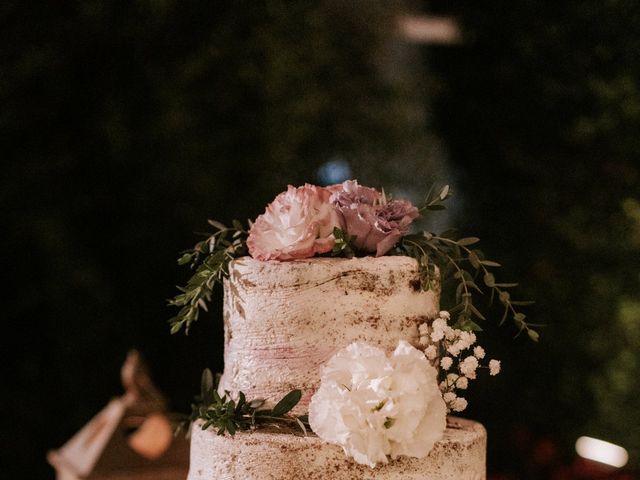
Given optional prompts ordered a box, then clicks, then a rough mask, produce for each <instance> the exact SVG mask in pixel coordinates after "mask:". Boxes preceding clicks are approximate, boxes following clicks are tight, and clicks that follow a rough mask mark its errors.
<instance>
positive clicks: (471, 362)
mask: <svg viewBox="0 0 640 480" xmlns="http://www.w3.org/2000/svg"><path fill="white" fill-rule="evenodd" d="M477 368H478V359H477V358H476V357H474V356H472V355H469V356H468V357H467V358H465V359H464V360H463V361H462V362H460V373H462V374H463V375H464V376H465V377H469V378H471V379H473V378H476V369H477Z"/></svg>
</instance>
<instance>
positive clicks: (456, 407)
mask: <svg viewBox="0 0 640 480" xmlns="http://www.w3.org/2000/svg"><path fill="white" fill-rule="evenodd" d="M465 408H467V401H466V400H465V399H464V398H462V397H458V398H456V400H455V402H453V405H451V410H453V411H454V412H461V411H463V410H464V409H465Z"/></svg>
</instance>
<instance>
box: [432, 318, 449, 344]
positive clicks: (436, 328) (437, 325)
mask: <svg viewBox="0 0 640 480" xmlns="http://www.w3.org/2000/svg"><path fill="white" fill-rule="evenodd" d="M446 327H447V322H445V321H444V320H443V319H441V318H436V319H435V320H434V321H433V323H432V324H431V328H432V331H431V340H433V341H434V342H439V341H440V340H442V338H443V337H444V329H445V328H446Z"/></svg>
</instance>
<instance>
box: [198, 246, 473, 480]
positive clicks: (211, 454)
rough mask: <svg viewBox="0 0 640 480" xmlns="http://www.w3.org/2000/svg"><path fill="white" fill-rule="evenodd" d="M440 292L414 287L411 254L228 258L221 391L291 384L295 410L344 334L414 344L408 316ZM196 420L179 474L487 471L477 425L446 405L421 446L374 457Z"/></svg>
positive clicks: (378, 342)
mask: <svg viewBox="0 0 640 480" xmlns="http://www.w3.org/2000/svg"><path fill="white" fill-rule="evenodd" d="M439 293H440V292H439V288H431V289H430V290H426V291H425V290H422V289H421V288H420V277H419V272H418V264H417V261H416V260H415V259H413V258H410V257H402V256H382V257H378V258H375V257H364V258H352V259H348V258H310V259H303V260H294V261H288V262H279V261H268V262H264V261H259V260H254V259H252V258H250V257H243V258H240V259H237V260H234V261H233V262H231V264H230V267H229V278H228V280H226V281H225V301H224V326H225V355H224V358H225V369H224V374H223V376H222V379H221V381H220V384H219V391H220V393H222V392H224V391H229V392H230V393H231V394H232V396H233V395H237V394H238V392H240V391H242V392H244V393H245V394H246V395H247V397H248V398H264V399H266V400H267V401H268V402H271V403H270V404H271V405H273V403H274V402H275V401H277V400H278V399H280V398H281V397H282V396H283V395H284V394H286V393H287V392H289V391H291V390H292V389H294V388H299V389H301V390H302V392H303V397H302V400H301V401H300V403H299V404H298V405H297V406H296V407H295V410H294V413H296V414H304V413H306V412H307V410H308V405H309V401H310V398H311V395H312V394H313V393H314V392H315V391H316V390H317V389H318V386H319V384H320V370H321V367H322V366H323V365H324V364H325V363H326V362H327V361H328V360H329V359H330V358H331V357H332V356H333V355H334V354H335V353H336V352H337V351H338V350H340V349H342V348H344V347H346V346H347V345H349V344H350V343H352V342H354V341H364V342H366V343H368V344H370V345H373V346H377V347H379V348H382V349H384V350H385V351H387V352H391V351H393V349H394V348H395V347H396V345H397V344H398V341H399V340H405V341H407V342H409V343H410V344H413V345H415V346H418V341H419V338H420V334H419V331H418V325H419V324H420V323H424V322H425V321H426V322H429V321H431V320H432V319H433V318H434V317H435V316H436V315H437V313H438V310H439ZM423 347H424V345H423ZM267 405H269V403H268V404H267ZM198 427H199V426H198V425H195V426H194V428H193V431H192V440H191V466H190V471H189V480H223V479H229V480H231V479H234V480H259V479H260V480H262V479H280V480H289V479H298V478H305V479H308V480H311V479H336V480H339V479H345V480H346V479H349V480H352V479H374V478H375V479H431V480H444V479H451V480H453V479H456V480H464V479H469V480H481V479H484V478H485V451H486V433H485V430H484V428H483V427H482V425H480V424H479V423H476V422H472V421H468V420H462V419H457V418H452V417H450V418H449V420H448V423H447V429H446V431H445V433H444V436H443V438H442V439H441V440H440V441H438V442H437V443H436V445H435V446H434V448H433V449H432V450H431V452H430V453H429V455H428V456H426V457H424V458H410V457H404V456H401V457H399V458H397V459H395V460H389V463H387V464H381V465H377V466H376V467H375V468H371V467H368V466H366V465H362V464H359V463H356V462H355V461H354V460H353V459H351V458H348V457H347V456H346V455H345V454H344V452H343V451H342V449H341V448H340V447H339V446H337V445H331V444H327V443H324V442H323V441H322V440H321V439H320V438H318V437H317V436H315V435H314V434H311V433H310V434H308V435H306V436H305V435H302V434H301V433H300V432H298V431H296V432H294V431H288V430H286V429H282V430H275V429H258V430H254V431H246V432H238V433H236V434H235V436H219V435H217V434H216V432H215V431H214V430H213V429H209V430H202V429H201V428H198Z"/></svg>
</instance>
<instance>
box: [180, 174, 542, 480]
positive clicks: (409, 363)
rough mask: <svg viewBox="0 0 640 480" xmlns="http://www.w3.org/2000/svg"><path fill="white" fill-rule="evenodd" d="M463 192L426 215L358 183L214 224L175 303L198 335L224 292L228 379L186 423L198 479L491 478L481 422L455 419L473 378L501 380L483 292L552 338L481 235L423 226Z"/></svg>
mask: <svg viewBox="0 0 640 480" xmlns="http://www.w3.org/2000/svg"><path fill="white" fill-rule="evenodd" d="M450 194H451V192H450V190H449V188H448V187H447V186H445V187H443V188H442V189H440V190H431V191H430V192H429V193H428V194H427V196H426V197H425V199H424V203H423V205H422V206H421V207H420V208H418V207H416V206H414V205H413V204H412V203H411V202H410V201H408V200H396V199H391V198H390V197H389V196H387V195H386V194H385V193H384V191H378V190H376V189H374V188H370V187H365V186H362V185H359V184H358V182H357V181H352V180H348V181H346V182H344V183H342V184H339V185H331V186H328V187H319V186H316V185H309V184H306V185H303V186H300V187H293V186H289V187H288V188H287V190H286V191H284V192H282V193H281V194H279V195H278V196H277V197H276V198H275V199H274V201H273V202H272V203H271V204H269V205H268V206H267V208H266V210H265V212H264V214H262V215H260V216H258V218H257V219H256V220H255V221H254V222H250V228H245V227H244V226H243V225H242V224H241V223H240V222H238V221H234V222H233V226H232V227H227V226H225V225H223V224H221V223H219V222H216V221H210V222H209V223H210V224H211V225H212V226H213V227H214V229H215V231H214V233H213V234H212V235H211V236H210V237H209V238H207V239H205V240H203V241H201V242H199V243H198V244H196V246H195V247H194V248H193V249H191V250H188V251H187V252H185V253H183V255H182V256H181V257H180V259H179V263H181V264H190V266H191V268H192V269H193V271H194V273H193V275H192V277H191V279H190V280H189V282H188V283H187V285H186V286H185V287H183V288H180V291H181V293H180V294H179V295H177V296H176V297H175V298H174V299H173V300H172V301H171V304H172V305H175V306H178V307H180V311H179V313H178V314H177V315H176V316H175V317H174V318H173V319H171V322H170V323H171V325H172V327H171V328H172V332H174V333H175V332H177V331H179V330H180V329H182V328H183V327H184V328H185V329H187V330H188V329H189V327H190V325H191V324H192V323H193V322H194V321H195V320H197V319H198V316H199V314H200V313H201V311H203V310H206V308H207V303H208V301H209V299H210V298H211V294H212V288H213V286H214V284H216V283H221V284H223V286H224V364H225V366H224V371H223V372H222V374H221V376H220V377H219V379H218V381H217V383H216V382H215V381H214V376H213V374H212V372H210V371H208V370H205V372H204V374H203V377H202V385H201V393H200V395H199V396H198V397H197V398H196V403H194V404H193V409H192V413H191V416H190V417H189V421H188V422H186V423H187V424H189V425H190V427H191V428H190V431H191V465H190V469H189V480H221V479H228V480H267V479H272V480H293V479H299V478H303V479H307V480H312V479H335V480H341V479H344V480H347V479H348V480H358V479H381V480H385V479H388V480H392V479H394V480H395V479H398V480H401V479H402V480H407V479H431V480H454V479H455V480H465V479H467V480H483V479H484V478H486V467H485V456H486V441H487V436H486V432H485V430H484V428H483V426H482V425H480V424H479V423H477V422H473V421H471V420H465V419H461V418H458V417H455V416H451V415H452V414H458V413H460V412H463V411H464V410H465V409H466V407H467V400H466V399H465V398H464V395H465V392H466V390H467V388H468V386H469V383H470V382H471V381H473V380H475V379H476V378H478V377H479V376H480V375H482V373H481V372H482V371H485V372H487V374H488V375H497V374H498V373H499V371H500V362H499V361H498V360H495V359H491V360H489V359H488V358H485V357H486V354H485V351H484V349H483V348H482V347H481V346H480V345H478V344H477V343H476V341H477V338H476V334H475V332H476V331H479V330H480V327H479V325H478V324H477V323H476V321H478V320H484V316H483V314H482V313H481V312H480V311H479V310H478V309H477V308H476V307H475V306H474V298H476V297H475V295H476V294H477V293H476V292H478V293H490V294H491V298H496V299H497V302H499V303H500V304H502V307H503V308H504V315H503V320H502V321H503V322H504V321H505V320H506V319H507V318H509V317H510V318H512V320H513V321H514V323H515V324H516V327H517V328H518V330H519V331H520V332H525V333H526V334H527V335H528V336H529V337H530V338H531V339H533V340H536V339H537V335H538V334H537V333H536V332H535V330H533V329H532V325H531V324H529V323H527V321H526V320H525V319H526V316H525V315H524V314H523V313H520V312H519V306H520V305H523V304H525V303H527V302H521V301H518V302H516V301H512V298H511V295H510V293H509V291H507V289H508V288H511V287H513V286H515V284H513V283H499V282H498V281H497V280H496V277H495V275H494V273H493V271H492V270H491V269H492V268H494V267H499V266H500V265H499V264H498V263H496V262H494V261H491V260H489V259H487V258H486V257H485V256H484V254H483V253H482V252H481V251H480V250H477V249H476V247H475V246H474V245H475V244H476V243H477V242H478V241H479V240H478V238H476V237H466V238H455V237H454V236H453V235H452V234H451V233H443V234H435V233H431V232H420V233H411V232H410V227H411V225H412V222H413V220H414V219H416V218H417V217H419V216H420V215H421V214H424V213H425V212H428V211H431V210H440V209H442V208H443V205H442V202H443V201H445V200H446V199H447V198H448V197H449V196H450ZM447 275H451V276H452V278H450V280H451V282H452V283H454V284H456V287H455V295H453V298H454V299H455V303H454V304H453V305H451V308H450V310H449V311H447V310H446V309H441V307H440V290H441V285H442V283H443V279H446V278H447ZM452 293H453V292H452Z"/></svg>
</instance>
